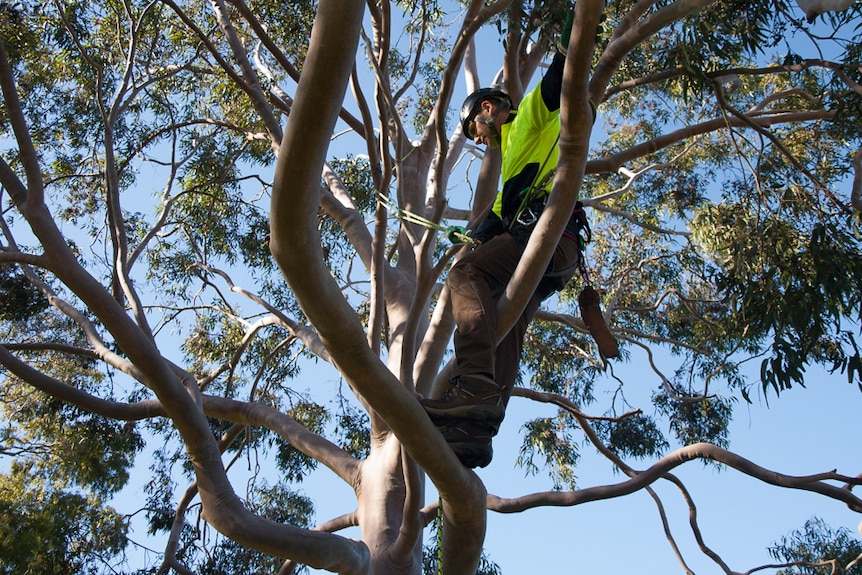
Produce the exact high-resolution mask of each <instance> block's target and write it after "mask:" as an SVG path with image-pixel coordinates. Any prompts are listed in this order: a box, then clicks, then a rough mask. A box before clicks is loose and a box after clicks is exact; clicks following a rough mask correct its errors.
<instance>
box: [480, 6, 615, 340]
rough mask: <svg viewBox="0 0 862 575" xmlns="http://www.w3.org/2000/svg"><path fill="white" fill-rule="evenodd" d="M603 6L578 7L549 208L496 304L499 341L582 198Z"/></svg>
mask: <svg viewBox="0 0 862 575" xmlns="http://www.w3.org/2000/svg"><path fill="white" fill-rule="evenodd" d="M603 6H604V3H603V2H602V1H601V0H588V1H582V2H578V3H576V4H575V19H574V23H573V26H572V37H571V39H570V41H569V49H568V54H567V57H566V66H565V70H564V72H563V90H562V92H563V93H562V104H561V109H560V121H561V129H560V144H559V147H560V154H559V161H558V164H557V171H556V174H555V176H554V184H553V186H552V188H551V195H550V196H549V198H548V202H547V204H546V206H545V209H544V210H543V211H542V215H541V217H540V218H539V221H538V223H536V227H535V228H534V229H533V232H532V233H531V235H530V241H529V242H528V244H527V247H526V249H525V250H524V254H523V255H522V256H521V260H520V261H519V263H518V267H517V269H516V270H515V273H514V274H513V275H512V279H511V280H510V281H509V285H508V286H507V287H506V291H505V293H503V295H502V296H500V299H499V300H498V302H497V339H498V341H499V340H501V339H502V338H503V337H504V336H505V335H506V334H507V333H508V332H509V330H510V329H511V328H512V326H513V325H514V324H515V322H516V321H517V319H518V317H519V316H520V315H521V313H522V312H523V310H524V308H525V307H526V305H527V302H528V301H529V299H530V297H532V294H533V292H535V290H536V286H538V284H539V280H540V279H541V277H542V275H543V274H544V272H545V270H546V269H547V268H548V263H549V262H550V261H551V256H553V253H554V250H555V249H556V246H557V244H558V243H559V241H560V238H561V237H562V235H563V230H564V229H565V227H566V223H567V222H568V220H569V217H570V216H571V213H572V210H573V209H574V207H575V202H576V201H577V199H578V194H579V192H580V189H581V184H582V182H583V179H584V166H585V165H586V161H587V154H588V152H589V139H590V134H591V132H592V125H593V114H592V107H591V106H590V96H589V94H588V77H589V70H590V66H591V64H592V55H593V50H594V44H595V33H594V32H593V31H594V30H596V28H597V27H598V25H599V19H600V17H601V13H602V8H603Z"/></svg>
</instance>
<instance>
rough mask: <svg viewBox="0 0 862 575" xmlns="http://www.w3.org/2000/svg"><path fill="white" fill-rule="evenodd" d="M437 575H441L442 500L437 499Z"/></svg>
mask: <svg viewBox="0 0 862 575" xmlns="http://www.w3.org/2000/svg"><path fill="white" fill-rule="evenodd" d="M437 575H443V498H442V497H440V498H438V499H437Z"/></svg>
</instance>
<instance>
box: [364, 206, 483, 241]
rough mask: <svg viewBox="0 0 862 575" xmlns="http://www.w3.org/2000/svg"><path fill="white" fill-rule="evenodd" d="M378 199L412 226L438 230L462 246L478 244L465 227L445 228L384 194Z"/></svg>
mask: <svg viewBox="0 0 862 575" xmlns="http://www.w3.org/2000/svg"><path fill="white" fill-rule="evenodd" d="M377 197H378V198H379V201H380V203H382V204H383V205H384V206H385V207H386V209H387V210H389V211H390V212H394V213H395V214H396V215H395V217H397V218H398V219H400V220H402V221H405V222H410V223H411V224H418V225H420V226H424V227H426V228H428V229H431V230H437V231H440V232H443V233H444V234H446V238H447V239H448V240H449V241H450V242H452V243H453V244H455V243H460V244H470V245H476V244H477V243H478V242H476V240H475V239H474V238H472V237H470V234H469V232H468V230H467V228H465V227H463V226H443V225H440V224H438V223H436V222H433V221H431V220H429V219H428V218H423V217H422V216H420V215H418V214H414V213H413V212H410V211H407V210H405V209H402V208H401V207H400V206H398V204H396V203H395V202H394V201H392V200H391V199H389V198H388V197H386V196H384V195H383V194H380V193H378V194H377Z"/></svg>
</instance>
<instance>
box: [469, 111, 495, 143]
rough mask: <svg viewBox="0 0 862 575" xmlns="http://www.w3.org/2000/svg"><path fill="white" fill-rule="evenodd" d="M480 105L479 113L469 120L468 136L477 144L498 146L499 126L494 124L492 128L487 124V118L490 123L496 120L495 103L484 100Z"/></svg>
mask: <svg viewBox="0 0 862 575" xmlns="http://www.w3.org/2000/svg"><path fill="white" fill-rule="evenodd" d="M480 106H481V108H480V109H479V113H478V114H476V115H475V116H474V117H473V121H472V122H470V137H471V138H473V141H474V142H475V143H477V144H484V145H486V146H488V147H490V148H498V147H499V146H500V141H499V136H498V134H499V131H498V130H499V128H498V127H496V126H495V127H494V128H493V129H492V128H491V126H489V125H488V120H490V121H491V122H492V123H494V122H496V117H495V113H496V111H497V105H496V104H495V103H493V102H491V101H490V100H485V101H483V102H482V103H481V105H480Z"/></svg>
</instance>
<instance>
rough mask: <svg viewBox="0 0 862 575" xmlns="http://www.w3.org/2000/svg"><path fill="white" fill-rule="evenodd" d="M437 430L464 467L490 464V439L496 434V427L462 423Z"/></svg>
mask: <svg viewBox="0 0 862 575" xmlns="http://www.w3.org/2000/svg"><path fill="white" fill-rule="evenodd" d="M438 429H439V430H440V433H441V435H443V439H445V440H446V443H448V444H449V447H450V448H451V449H452V451H454V452H455V455H456V456H457V457H458V460H459V461H460V462H461V464H462V465H464V466H465V467H470V468H474V467H485V466H486V465H488V464H489V463H491V458H492V457H493V455H494V451H493V449H492V448H491V438H492V437H493V436H494V435H496V433H497V426H496V425H493V424H488V423H482V422H472V421H462V422H459V423H455V424H452V425H444V426H441V427H439V428H438Z"/></svg>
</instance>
